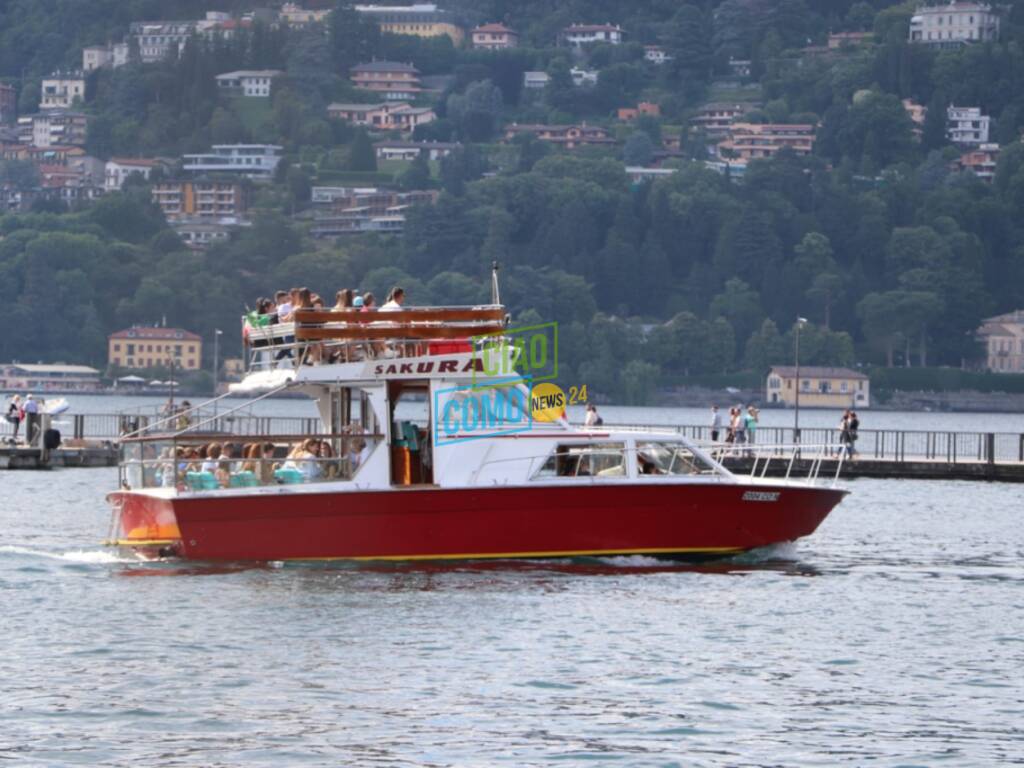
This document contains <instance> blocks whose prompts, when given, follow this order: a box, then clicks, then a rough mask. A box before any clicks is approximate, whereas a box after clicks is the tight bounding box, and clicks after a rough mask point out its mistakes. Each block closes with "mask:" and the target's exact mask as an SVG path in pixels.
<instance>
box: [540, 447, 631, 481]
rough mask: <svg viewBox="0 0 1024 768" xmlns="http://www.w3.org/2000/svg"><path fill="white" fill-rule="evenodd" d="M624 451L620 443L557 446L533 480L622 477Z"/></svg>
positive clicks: (623, 472)
mask: <svg viewBox="0 0 1024 768" xmlns="http://www.w3.org/2000/svg"><path fill="white" fill-rule="evenodd" d="M625 449H626V446H625V444H623V443H576V444H573V445H559V446H558V447H556V448H555V450H554V453H552V454H551V455H550V456H548V458H547V460H546V461H545V462H544V464H543V465H542V466H541V468H540V469H539V470H537V472H536V474H535V475H534V477H535V478H547V477H622V476H623V475H625V474H626V461H625Z"/></svg>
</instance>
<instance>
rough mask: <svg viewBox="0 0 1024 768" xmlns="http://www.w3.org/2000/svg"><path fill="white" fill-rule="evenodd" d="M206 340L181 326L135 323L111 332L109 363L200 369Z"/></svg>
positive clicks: (129, 365) (144, 366) (108, 351)
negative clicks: (164, 326)
mask: <svg viewBox="0 0 1024 768" xmlns="http://www.w3.org/2000/svg"><path fill="white" fill-rule="evenodd" d="M202 359H203V339H202V337H201V336H199V335H198V334H195V333H191V332H189V331H183V330H181V329H180V328H146V327H141V326H133V327H132V328H128V329H127V330H124V331H117V332H116V333H112V334H110V336H109V337H108V339H107V362H108V363H109V364H110V365H115V366H117V367H119V368H167V367H169V366H170V361H171V360H173V361H174V367H176V368H182V369H184V370H187V371H197V370H199V368H200V366H201V365H202Z"/></svg>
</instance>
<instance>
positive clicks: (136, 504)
mask: <svg viewBox="0 0 1024 768" xmlns="http://www.w3.org/2000/svg"><path fill="white" fill-rule="evenodd" d="M107 502H108V503H109V504H110V507H111V514H112V520H111V526H110V529H111V537H110V539H109V540H108V541H107V542H106V543H107V544H108V545H110V546H114V547H120V548H126V549H131V550H133V551H135V552H137V553H138V554H141V555H143V556H145V557H167V556H173V555H176V554H178V553H179V552H180V551H181V531H180V530H179V529H178V521H177V518H176V517H175V515H174V506H173V504H172V500H171V498H170V497H165V496H160V495H156V494H153V493H147V492H138V491H128V490H125V491H115V492H113V493H110V494H108V495H107Z"/></svg>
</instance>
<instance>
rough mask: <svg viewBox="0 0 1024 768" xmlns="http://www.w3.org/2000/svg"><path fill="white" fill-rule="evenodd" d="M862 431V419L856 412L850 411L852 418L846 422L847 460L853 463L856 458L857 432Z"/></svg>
mask: <svg viewBox="0 0 1024 768" xmlns="http://www.w3.org/2000/svg"><path fill="white" fill-rule="evenodd" d="M858 429H860V419H859V418H857V412H856V411H850V418H849V419H848V420H847V422H846V458H848V459H850V460H851V461H852V460H853V459H854V458H855V457H856V455H857V450H856V443H857V430H858Z"/></svg>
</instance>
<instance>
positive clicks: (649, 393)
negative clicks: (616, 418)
mask: <svg viewBox="0 0 1024 768" xmlns="http://www.w3.org/2000/svg"><path fill="white" fill-rule="evenodd" d="M660 374H661V371H660V370H659V369H658V366H656V365H652V364H651V363H647V362H644V361H643V360H630V361H629V362H628V363H626V364H625V365H624V366H622V373H621V374H620V376H621V384H620V386H621V389H622V393H623V395H624V397H625V403H626V405H649V404H650V403H651V401H652V400H653V397H654V392H655V390H656V389H657V386H658V379H659V377H660Z"/></svg>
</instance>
